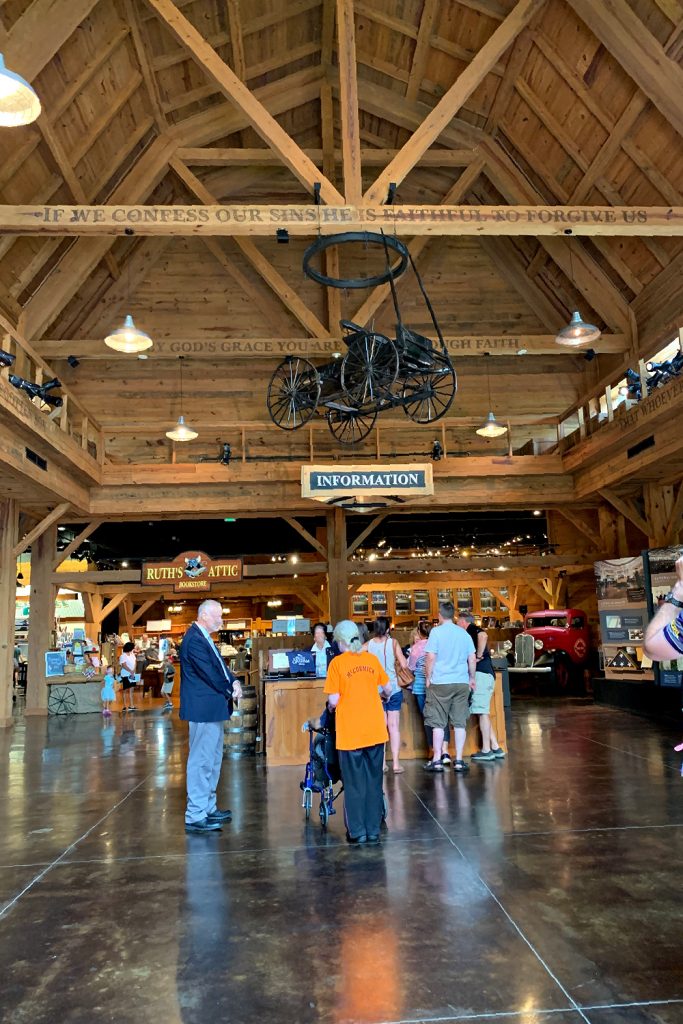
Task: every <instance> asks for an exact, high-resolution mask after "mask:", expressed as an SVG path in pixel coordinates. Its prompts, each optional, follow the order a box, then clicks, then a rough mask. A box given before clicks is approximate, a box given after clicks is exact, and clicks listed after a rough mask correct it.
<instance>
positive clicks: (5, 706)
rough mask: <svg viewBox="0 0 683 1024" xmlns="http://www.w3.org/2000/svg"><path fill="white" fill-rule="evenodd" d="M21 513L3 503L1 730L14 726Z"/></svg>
mask: <svg viewBox="0 0 683 1024" xmlns="http://www.w3.org/2000/svg"><path fill="white" fill-rule="evenodd" d="M18 533H19V510H18V508H17V503H16V501H14V500H13V499H11V498H10V499H8V500H6V501H0V728H5V727H6V726H8V725H11V724H12V681H13V673H14V615H15V607H16V593H17V585H16V565H17V560H16V557H15V555H14V547H15V545H16V543H17V535H18Z"/></svg>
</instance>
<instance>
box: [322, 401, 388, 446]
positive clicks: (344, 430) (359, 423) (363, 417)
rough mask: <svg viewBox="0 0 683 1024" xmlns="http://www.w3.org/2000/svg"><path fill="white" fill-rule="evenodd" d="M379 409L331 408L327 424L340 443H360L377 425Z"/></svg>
mask: <svg viewBox="0 0 683 1024" xmlns="http://www.w3.org/2000/svg"><path fill="white" fill-rule="evenodd" d="M376 419H377V411H376V410H375V409H373V410H372V411H371V412H356V411H355V410H353V411H350V412H343V411H342V410H341V409H330V411H329V412H328V414H327V425H328V426H329V428H330V431H331V433H332V436H333V437H334V438H336V440H337V441H339V444H349V445H351V444H358V443H359V441H363V440H364V439H365V438H366V437H367V436H368V434H369V433H370V431H371V430H372V428H373V427H374V425H375V420H376Z"/></svg>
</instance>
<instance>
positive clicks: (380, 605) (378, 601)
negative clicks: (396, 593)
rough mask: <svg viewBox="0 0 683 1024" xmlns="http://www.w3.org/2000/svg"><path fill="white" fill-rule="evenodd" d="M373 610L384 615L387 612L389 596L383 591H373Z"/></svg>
mask: <svg viewBox="0 0 683 1024" xmlns="http://www.w3.org/2000/svg"><path fill="white" fill-rule="evenodd" d="M372 610H373V612H377V613H378V614H379V615H382V614H383V613H384V612H385V611H386V610H387V595H386V594H385V593H384V591H383V590H373V592H372Z"/></svg>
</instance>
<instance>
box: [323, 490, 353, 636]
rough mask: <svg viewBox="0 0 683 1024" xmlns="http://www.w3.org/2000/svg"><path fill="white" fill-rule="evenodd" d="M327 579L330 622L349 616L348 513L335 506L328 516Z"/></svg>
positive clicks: (334, 622) (333, 622)
mask: <svg viewBox="0 0 683 1024" xmlns="http://www.w3.org/2000/svg"><path fill="white" fill-rule="evenodd" d="M327 552H328V554H327V579H328V584H329V596H330V622H331V623H332V624H333V625H335V624H336V623H337V622H339V621H340V620H341V619H347V618H348V617H349V591H348V584H349V571H348V563H347V561H346V513H345V512H344V509H342V508H335V509H334V511H332V512H330V513H329V515H328V517H327Z"/></svg>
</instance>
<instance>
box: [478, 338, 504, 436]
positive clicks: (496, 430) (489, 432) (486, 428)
mask: <svg viewBox="0 0 683 1024" xmlns="http://www.w3.org/2000/svg"><path fill="white" fill-rule="evenodd" d="M484 355H485V356H486V358H487V359H489V358H490V356H491V353H490V352H485V353H484ZM486 381H487V383H488V391H489V409H491V406H492V404H493V403H492V402H491V374H490V373H489V364H488V363H487V364H486ZM507 431H508V428H507V427H506V426H504V425H503V424H502V423H499V422H498V420H497V419H496V417H495V416H494V415H493V412H492V411H491V412H489V414H488V416H487V417H486V419H485V420H484V422H483V423H482V425H481V426H480V427H477V429H476V430H475V434H478V435H479V437H502V436H503V434H507Z"/></svg>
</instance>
